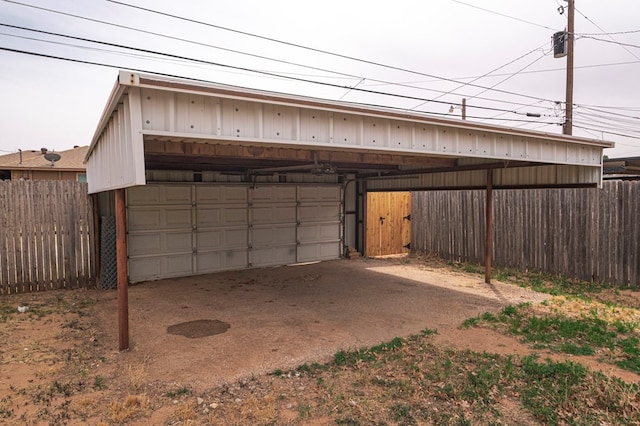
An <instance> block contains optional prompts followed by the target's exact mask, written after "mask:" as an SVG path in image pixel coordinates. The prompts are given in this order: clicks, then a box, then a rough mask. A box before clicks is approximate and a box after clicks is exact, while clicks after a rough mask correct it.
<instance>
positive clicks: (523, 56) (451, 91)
mask: <svg viewBox="0 0 640 426" xmlns="http://www.w3.org/2000/svg"><path fill="white" fill-rule="evenodd" d="M545 44H546V43H545ZM543 46H544V45H543ZM541 47H542V46H540V47H537V48H535V49H533V50H531V51H529V52H527V53H525V54H524V55H521V56H519V57H517V58H516V59H513V60H511V61H509V62H507V63H506V64H504V65H501V66H499V67H498V68H494V69H493V70H491V71H489V72H487V73H485V74H484V75H481V76H479V77H475V78H474V79H473V80H471V81H470V82H468V83H464V84H461V85H459V86H458V87H456V88H455V89H451V90H450V91H448V92H446V93H443V94H442V95H440V96H438V97H436V98H435V99H440V98H442V97H443V96H446V95H448V94H451V93H453V92H455V91H457V90H458V89H462V88H463V87H465V86H467V85H469V84H470V83H475V82H476V81H478V80H480V79H481V78H484V77H486V76H488V75H491V74H493V73H494V72H495V71H498V70H500V69H502V68H504V67H507V66H509V65H511V64H513V63H515V62H517V61H519V60H520V59H522V58H525V57H527V56H529V55H530V54H532V53H533V52H535V51H536V50H538V49H540V48H541ZM525 68H526V67H525ZM510 75H511V76H513V74H510ZM504 81H505V80H503V81H501V82H500V83H498V84H501V83H502V82H504ZM498 84H496V85H494V86H492V88H493V87H495V86H497V85H498ZM485 91H486V90H485ZM482 93H484V92H480V93H478V94H476V95H474V96H471V97H469V99H471V98H477V97H478V96H479V95H481V94H482ZM425 103H426V102H425ZM425 103H421V104H419V105H416V106H414V107H413V108H410V110H415V109H416V108H419V107H421V106H422V105H424V104H425Z"/></svg>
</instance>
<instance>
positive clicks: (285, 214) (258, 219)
mask: <svg viewBox="0 0 640 426" xmlns="http://www.w3.org/2000/svg"><path fill="white" fill-rule="evenodd" d="M251 223H253V224H265V223H274V224H275V223H296V205H295V204H290V205H286V204H285V205H282V204H280V205H264V204H259V205H254V206H252V207H251Z"/></svg>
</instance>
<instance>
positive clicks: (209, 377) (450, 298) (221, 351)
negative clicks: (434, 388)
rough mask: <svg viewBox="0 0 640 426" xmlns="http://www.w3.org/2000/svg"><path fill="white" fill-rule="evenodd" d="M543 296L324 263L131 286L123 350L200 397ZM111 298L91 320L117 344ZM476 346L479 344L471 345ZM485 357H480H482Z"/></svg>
mask: <svg viewBox="0 0 640 426" xmlns="http://www.w3.org/2000/svg"><path fill="white" fill-rule="evenodd" d="M543 298H544V296H543V295H540V294H535V293H533V292H530V291H527V290H525V289H521V288H518V287H514V286H510V285H500V284H499V283H497V284H495V285H493V286H491V287H487V286H485V285H484V284H483V283H482V281H481V280H480V279H479V278H478V277H477V276H470V275H464V274H453V273H450V274H443V273H442V272H435V271H427V270H424V269H421V268H416V267H415V266H411V265H403V264H401V263H398V262H396V261H388V260H387V261H380V260H357V261H346V260H345V261H332V262H323V263H317V264H310V265H300V266H290V267H280V268H269V269H259V270H245V271H239V272H225V273H220V274H214V275H203V276H199V277H189V278H179V279H168V280H163V281H157V282H149V283H145V284H142V285H137V286H134V287H132V288H131V289H130V292H129V315H130V317H129V318H130V335H131V342H130V343H131V351H130V352H128V353H123V354H121V355H120V356H121V357H122V358H124V359H126V360H127V361H128V362H139V363H141V362H145V363H146V364H147V365H148V367H149V369H150V370H152V371H161V372H162V376H163V380H165V381H169V382H175V383H181V384H182V383H184V384H188V385H189V386H190V387H192V388H194V389H196V390H203V389H205V388H208V387H211V386H212V385H218V384H220V383H223V382H229V381H233V380H235V379H237V378H240V377H246V376H250V375H252V374H264V373H267V372H269V371H273V370H275V369H289V368H295V367H297V366H299V365H301V364H303V363H306V362H318V361H324V360H328V359H330V358H331V357H332V356H333V354H335V353H336V352H337V351H338V350H341V349H356V348H360V347H363V346H371V345H374V344H378V343H381V342H383V341H388V340H390V339H393V338H394V337H396V336H407V335H410V334H413V333H418V332H420V330H423V329H425V328H431V329H437V330H438V331H439V333H440V334H441V335H444V336H446V335H447V333H448V332H449V331H451V330H452V329H457V328H458V327H459V325H460V323H461V322H462V321H463V320H464V319H466V318H468V317H470V316H474V315H477V314H479V313H482V312H485V311H487V310H493V309H496V308H498V307H500V306H504V305H508V304H517V303H520V302H524V301H534V302H537V301H541V300H542V299H543ZM116 313H117V312H116V294H115V292H109V293H103V294H102V295H101V302H100V303H99V304H98V306H96V319H97V320H98V321H99V323H100V324H102V325H104V329H103V331H104V333H105V338H106V341H107V342H109V343H107V345H112V346H113V347H114V348H115V347H116V345H117V335H116V331H117V328H116V324H117V316H116ZM198 320H211V321H220V322H223V323H226V324H228V325H229V328H228V330H227V331H225V332H224V333H221V334H216V335H213V336H210V337H202V338H187V337H184V336H181V335H173V334H168V333H167V328H168V327H171V326H175V325H177V324H181V323H187V322H191V321H198ZM481 340H482V342H483V344H486V336H483V337H481ZM487 349H489V348H487Z"/></svg>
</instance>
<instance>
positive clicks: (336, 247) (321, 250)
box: [298, 242, 340, 262]
mask: <svg viewBox="0 0 640 426" xmlns="http://www.w3.org/2000/svg"><path fill="white" fill-rule="evenodd" d="M339 257H340V243H339V242H326V243H314V244H301V245H299V246H298V262H313V261H316V260H331V259H338V258H339Z"/></svg>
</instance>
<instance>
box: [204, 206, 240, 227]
mask: <svg viewBox="0 0 640 426" xmlns="http://www.w3.org/2000/svg"><path fill="white" fill-rule="evenodd" d="M246 223H247V207H246V206H245V205H239V204H232V205H226V206H220V207H217V206H216V207H211V206H207V207H203V206H200V207H198V210H197V211H196V226H197V227H198V228H206V227H216V226H236V225H246Z"/></svg>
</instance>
